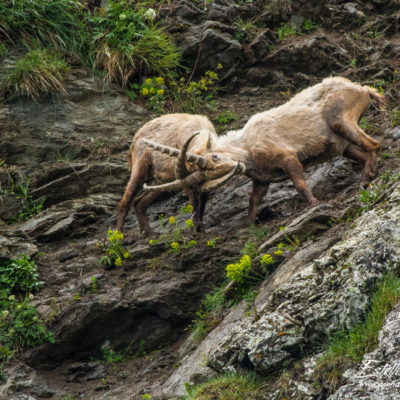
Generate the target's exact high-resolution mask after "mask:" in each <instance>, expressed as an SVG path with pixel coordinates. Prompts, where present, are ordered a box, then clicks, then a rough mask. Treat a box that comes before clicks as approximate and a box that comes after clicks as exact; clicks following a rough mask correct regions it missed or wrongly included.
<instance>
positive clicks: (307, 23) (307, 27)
mask: <svg viewBox="0 0 400 400" xmlns="http://www.w3.org/2000/svg"><path fill="white" fill-rule="evenodd" d="M317 28H318V25H317V24H315V23H314V22H313V21H311V20H310V19H307V18H306V19H305V20H304V22H303V25H302V27H301V29H302V31H303V32H304V33H310V32H312V31H314V30H315V29H317Z"/></svg>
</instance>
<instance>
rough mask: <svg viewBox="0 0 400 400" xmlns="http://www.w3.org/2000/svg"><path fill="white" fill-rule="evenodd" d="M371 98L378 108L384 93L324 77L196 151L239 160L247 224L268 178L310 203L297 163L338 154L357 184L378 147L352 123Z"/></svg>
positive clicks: (370, 171)
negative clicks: (247, 184) (246, 184)
mask: <svg viewBox="0 0 400 400" xmlns="http://www.w3.org/2000/svg"><path fill="white" fill-rule="evenodd" d="M371 97H372V98H373V99H374V100H376V101H377V103H378V105H379V107H380V108H381V109H382V108H383V106H384V97H383V96H382V95H381V94H379V92H378V91H377V90H376V89H374V88H371V87H369V86H361V85H359V84H356V83H353V82H351V81H350V80H348V79H345V78H340V77H336V78H327V79H324V80H323V81H322V82H321V83H319V84H317V85H315V86H312V87H309V88H307V89H305V90H303V91H302V92H300V93H299V94H297V95H296V96H294V97H293V98H292V99H291V100H290V101H288V102H287V103H285V104H283V105H281V106H279V107H276V108H273V109H271V110H268V111H264V112H261V113H259V114H256V115H253V116H252V117H251V118H250V119H249V121H248V122H247V123H246V125H245V126H244V127H243V129H241V130H239V131H233V132H229V133H228V134H227V135H225V136H222V137H219V138H218V139H217V141H216V143H215V144H214V148H213V150H212V152H210V151H207V152H205V153H203V154H202V155H203V156H204V157H206V158H207V159H209V160H214V162H217V161H218V159H219V158H223V159H224V161H225V162H226V159H227V158H231V159H232V160H233V161H238V162H241V163H243V164H244V166H245V168H241V171H242V172H244V173H246V174H247V175H248V176H250V177H251V178H252V180H253V190H252V193H251V197H250V205H249V213H248V219H249V221H250V222H251V223H254V222H255V220H256V216H257V210H258V205H259V202H260V201H261V199H262V197H263V196H264V195H265V194H266V192H267V190H268V186H269V184H270V182H276V181H280V180H283V179H286V178H289V179H290V180H292V182H293V184H294V186H295V188H296V189H297V191H298V192H299V193H300V194H301V195H303V196H304V197H305V198H306V200H307V201H308V202H309V203H316V202H317V199H316V198H315V197H314V196H313V194H312V193H311V191H310V189H309V188H308V187H307V184H306V182H305V179H304V171H303V167H306V166H308V165H310V164H316V163H321V162H324V161H326V160H329V159H331V158H332V157H335V156H338V155H344V156H345V157H348V158H351V159H353V160H356V161H358V162H359V163H360V164H361V165H362V166H363V170H362V172H361V184H362V185H363V186H365V185H367V184H368V183H369V181H370V179H371V177H372V176H373V175H374V174H375V166H376V161H377V151H378V150H379V149H380V147H381V146H380V144H379V143H378V142H377V141H375V140H374V139H372V138H371V137H369V136H368V135H367V134H366V133H365V132H364V131H363V130H362V129H361V128H360V127H359V126H358V121H359V119H360V117H361V115H362V114H363V113H364V112H365V111H366V110H367V109H368V107H369V104H370V98H371ZM178 153H179V152H178ZM177 182H178V181H175V182H171V183H169V184H166V185H163V186H161V187H160V186H159V187H157V186H155V187H152V188H150V189H151V190H154V191H159V190H168V186H169V185H172V186H174V187H175V188H176V189H178V188H183V186H179V185H178V186H176V185H177ZM206 184H207V182H205V183H204V185H206ZM200 190H201V185H200Z"/></svg>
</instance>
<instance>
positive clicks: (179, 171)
mask: <svg viewBox="0 0 400 400" xmlns="http://www.w3.org/2000/svg"><path fill="white" fill-rule="evenodd" d="M199 133H200V132H195V133H194V134H193V135H192V136H190V138H189V139H188V140H186V142H185V144H184V145H183V146H182V149H181V153H180V154H179V156H178V160H177V161H176V167H175V176H176V178H177V179H182V178H184V177H185V176H188V175H189V172H188V170H187V168H186V153H187V149H188V148H189V145H190V142H191V141H192V139H193V138H194V137H195V136H197V135H198V134H199Z"/></svg>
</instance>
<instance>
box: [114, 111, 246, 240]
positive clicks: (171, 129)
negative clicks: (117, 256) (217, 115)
mask: <svg viewBox="0 0 400 400" xmlns="http://www.w3.org/2000/svg"><path fill="white" fill-rule="evenodd" d="M216 139H217V134H216V133H215V129H214V126H213V125H212V123H211V122H210V120H209V119H208V118H207V117H205V116H202V115H189V114H167V115H163V116H161V117H159V118H156V119H153V120H152V121H150V122H148V123H146V124H145V125H144V126H143V127H141V128H140V129H139V130H138V131H137V133H136V135H135V137H134V139H133V142H132V144H131V147H130V151H129V154H128V156H127V159H128V164H129V167H130V169H131V177H130V180H129V183H128V185H127V187H126V190H125V193H124V196H123V198H122V200H121V202H120V205H119V210H118V220H117V226H116V229H118V230H119V231H122V229H123V226H124V221H125V218H126V215H127V213H128V211H129V208H130V205H131V203H132V201H133V205H134V208H135V213H136V217H137V219H138V222H139V227H140V230H141V232H142V233H144V234H148V233H150V232H151V230H150V226H149V221H148V218H147V216H146V210H147V208H148V207H149V205H150V204H151V203H152V202H153V201H154V200H155V199H156V198H157V197H159V192H144V193H143V194H142V195H141V196H139V197H137V198H135V196H136V195H137V193H138V192H139V190H140V189H141V187H142V185H143V184H144V183H145V182H147V181H149V180H152V179H153V180H155V182H156V183H163V182H171V181H174V180H175V179H177V178H178V180H177V182H178V184H176V183H175V185H170V186H169V188H168V190H169V191H173V190H181V188H183V189H184V190H185V192H186V194H187V195H188V197H189V201H190V203H191V204H192V205H193V208H194V222H195V225H196V228H197V229H199V228H200V224H201V219H202V217H203V213H204V206H205V203H206V201H207V196H208V192H209V191H211V190H214V189H215V188H217V187H218V186H220V185H221V184H223V183H224V182H225V181H226V180H227V179H229V178H230V177H231V176H232V175H233V174H234V173H236V171H237V170H238V168H239V165H238V163H237V162H234V161H232V160H231V159H230V158H227V159H226V160H225V161H226V162H224V160H222V159H219V160H218V163H216V162H215V161H212V160H210V159H208V158H206V157H203V156H200V155H198V154H199V153H204V154H207V153H208V152H210V151H212V144H213V143H215V141H216ZM154 141H155V142H157V143H160V144H161V145H163V146H158V145H155V148H156V150H159V151H161V150H162V151H161V152H163V153H166V154H167V155H164V154H160V153H159V152H157V151H155V150H153V149H152V148H150V147H149V146H148V145H147V144H146V143H153V142H154ZM168 146H172V147H168ZM161 147H162V149H161ZM180 149H183V150H184V151H183V152H182V154H184V155H185V158H182V157H180V158H179V157H178V162H175V159H173V158H171V157H169V156H168V155H175V156H177V155H178V154H179V152H180ZM187 150H189V152H188V151H187ZM186 161H187V162H188V163H186ZM241 167H242V168H244V166H241ZM204 181H207V183H205V184H203V185H202V191H201V192H197V191H196V189H195V187H196V184H197V183H199V182H204ZM134 198H135V199H134Z"/></svg>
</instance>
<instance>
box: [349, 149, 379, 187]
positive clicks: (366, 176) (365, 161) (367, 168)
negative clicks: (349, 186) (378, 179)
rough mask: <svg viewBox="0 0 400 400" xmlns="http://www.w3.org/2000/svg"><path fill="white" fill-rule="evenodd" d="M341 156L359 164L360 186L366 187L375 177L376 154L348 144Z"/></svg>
mask: <svg viewBox="0 0 400 400" xmlns="http://www.w3.org/2000/svg"><path fill="white" fill-rule="evenodd" d="M343 155H344V156H345V157H347V158H350V159H351V160H355V161H357V162H358V163H360V164H361V166H362V167H363V169H362V171H361V186H362V187H367V186H368V185H369V182H370V181H371V179H372V178H373V177H374V176H375V170H376V161H377V154H376V152H372V151H370V152H366V151H364V150H362V149H360V148H359V147H357V146H355V145H353V144H349V145H348V146H347V148H346V149H345V151H344V153H343Z"/></svg>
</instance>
